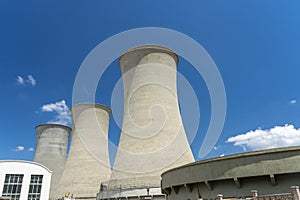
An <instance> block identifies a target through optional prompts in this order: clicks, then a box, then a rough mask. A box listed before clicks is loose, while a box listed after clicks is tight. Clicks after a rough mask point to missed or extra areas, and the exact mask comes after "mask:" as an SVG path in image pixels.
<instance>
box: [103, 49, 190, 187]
mask: <svg viewBox="0 0 300 200" xmlns="http://www.w3.org/2000/svg"><path fill="white" fill-rule="evenodd" d="M177 59H178V58H177V55H176V54H175V53H174V52H172V51H171V50H169V49H167V48H164V47H160V46H154V45H147V46H142V47H137V48H134V49H131V50H129V51H128V52H126V53H125V54H124V55H123V56H121V58H120V61H119V63H120V67H121V70H122V78H123V83H124V117H123V124H122V133H121V138H120V142H119V146H118V151H117V155H116V160H115V163H114V167H113V172H112V176H111V181H110V184H109V187H112V188H113V187H124V188H126V187H128V185H131V184H132V182H133V181H130V180H137V181H135V182H134V184H135V187H149V186H150V187H155V186H159V185H160V174H161V172H163V171H165V170H167V169H171V168H174V167H176V166H180V165H183V164H186V163H190V162H193V161H194V158H193V155H192V152H191V150H190V147H189V143H188V141H187V138H186V134H185V130H184V127H183V124H182V119H181V116H180V112H179V107H178V99H177V90H176V74H177Z"/></svg>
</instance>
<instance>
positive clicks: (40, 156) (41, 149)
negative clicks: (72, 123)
mask: <svg viewBox="0 0 300 200" xmlns="http://www.w3.org/2000/svg"><path fill="white" fill-rule="evenodd" d="M35 129H36V148H35V155H34V160H33V161H34V162H37V163H40V164H42V165H44V166H46V167H47V168H49V169H50V170H51V171H52V177H51V189H50V198H54V197H55V196H56V194H57V192H58V185H59V181H60V177H61V176H62V173H63V171H64V167H65V163H66V159H67V149H68V142H69V137H70V132H71V128H69V127H67V126H64V125H60V124H41V125H38V126H36V127H35Z"/></svg>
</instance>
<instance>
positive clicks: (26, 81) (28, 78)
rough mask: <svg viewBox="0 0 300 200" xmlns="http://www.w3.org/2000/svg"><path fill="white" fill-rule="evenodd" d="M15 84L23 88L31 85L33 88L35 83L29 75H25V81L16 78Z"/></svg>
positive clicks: (19, 77) (20, 77) (21, 78)
mask: <svg viewBox="0 0 300 200" xmlns="http://www.w3.org/2000/svg"><path fill="white" fill-rule="evenodd" d="M17 83H18V84H19V85H23V86H27V85H31V86H33V87H34V86H35V85H36V83H37V81H36V79H35V78H34V77H33V76H32V75H31V74H29V75H27V79H24V78H23V77H22V76H18V77H17Z"/></svg>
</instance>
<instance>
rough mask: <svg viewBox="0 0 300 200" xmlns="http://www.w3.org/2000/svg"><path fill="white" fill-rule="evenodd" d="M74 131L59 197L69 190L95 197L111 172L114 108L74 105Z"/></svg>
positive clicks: (85, 104) (78, 195)
mask: <svg viewBox="0 0 300 200" xmlns="http://www.w3.org/2000/svg"><path fill="white" fill-rule="evenodd" d="M71 112H72V123H73V128H72V129H73V132H72V133H73V134H72V141H71V145H70V151H69V155H68V160H67V163H66V165H65V169H64V172H63V175H62V177H61V181H60V184H59V193H58V194H59V195H60V196H59V197H61V196H63V195H64V194H66V193H70V194H73V195H74V196H75V197H77V198H80V199H91V198H92V199H93V198H94V199H95V197H96V194H97V192H98V191H99V188H100V183H101V182H104V181H107V180H108V179H109V177H110V174H111V168H110V161H109V154H108V126H109V118H110V114H111V109H110V108H108V107H107V106H104V105H101V104H94V103H83V104H77V105H75V106H73V107H72V108H71Z"/></svg>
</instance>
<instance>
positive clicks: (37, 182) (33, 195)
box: [28, 175, 43, 200]
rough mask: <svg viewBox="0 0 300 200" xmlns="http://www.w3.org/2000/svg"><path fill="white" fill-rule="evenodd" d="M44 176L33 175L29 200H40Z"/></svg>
mask: <svg viewBox="0 0 300 200" xmlns="http://www.w3.org/2000/svg"><path fill="white" fill-rule="evenodd" d="M42 182H43V175H31V179H30V185H29V192H28V200H40V197H41V190H42Z"/></svg>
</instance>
